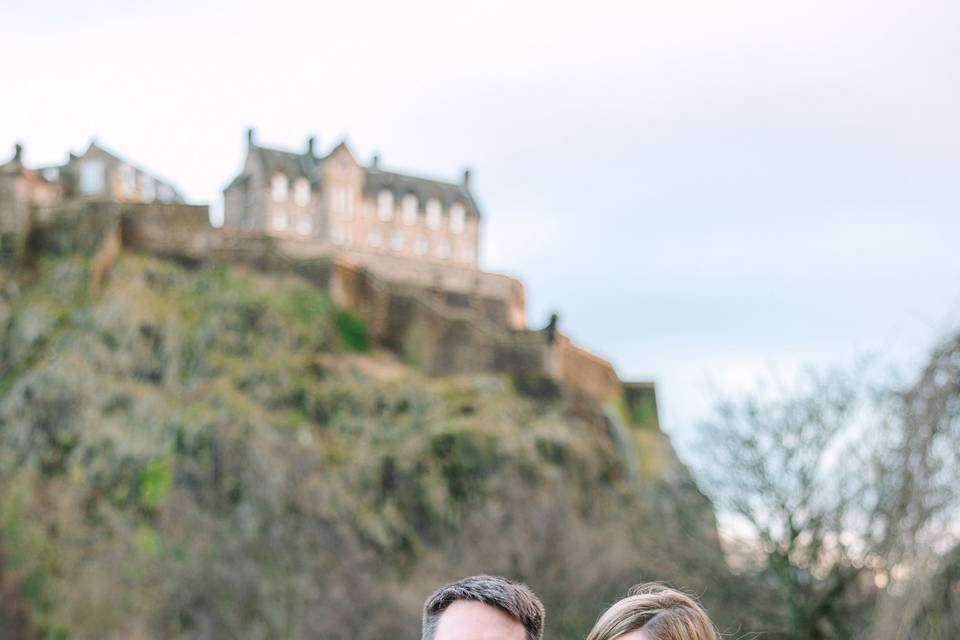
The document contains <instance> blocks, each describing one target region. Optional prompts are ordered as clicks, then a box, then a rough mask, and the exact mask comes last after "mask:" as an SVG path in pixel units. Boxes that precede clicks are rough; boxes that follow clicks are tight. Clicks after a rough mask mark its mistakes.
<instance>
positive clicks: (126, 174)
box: [120, 164, 137, 198]
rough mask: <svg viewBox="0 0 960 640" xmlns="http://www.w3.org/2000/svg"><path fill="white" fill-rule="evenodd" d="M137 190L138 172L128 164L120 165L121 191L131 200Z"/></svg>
mask: <svg viewBox="0 0 960 640" xmlns="http://www.w3.org/2000/svg"><path fill="white" fill-rule="evenodd" d="M136 188H137V172H136V171H134V170H133V167H131V166H130V165H128V164H122V165H120V190H121V191H122V192H123V195H124V197H126V198H129V197H131V196H132V195H133V192H134V191H135V190H136Z"/></svg>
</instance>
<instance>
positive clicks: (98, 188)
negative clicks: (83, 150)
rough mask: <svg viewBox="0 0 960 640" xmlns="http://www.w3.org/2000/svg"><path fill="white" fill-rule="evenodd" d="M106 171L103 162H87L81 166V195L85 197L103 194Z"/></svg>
mask: <svg viewBox="0 0 960 640" xmlns="http://www.w3.org/2000/svg"><path fill="white" fill-rule="evenodd" d="M105 170H106V167H105V166H104V164H103V160H85V161H84V162H83V164H81V165H80V185H79V187H80V193H82V194H84V195H92V194H95V193H102V192H103V185H104V172H105Z"/></svg>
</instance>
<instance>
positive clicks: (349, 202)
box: [332, 187, 353, 219]
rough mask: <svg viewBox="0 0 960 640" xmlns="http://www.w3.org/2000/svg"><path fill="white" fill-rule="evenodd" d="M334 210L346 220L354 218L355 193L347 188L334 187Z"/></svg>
mask: <svg viewBox="0 0 960 640" xmlns="http://www.w3.org/2000/svg"><path fill="white" fill-rule="evenodd" d="M332 195H333V210H334V211H335V212H336V213H339V214H340V215H341V216H343V217H344V218H348V219H349V218H352V217H353V192H352V191H351V190H350V189H349V188H347V187H334V189H333V194H332Z"/></svg>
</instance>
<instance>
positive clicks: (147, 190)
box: [139, 173, 157, 202]
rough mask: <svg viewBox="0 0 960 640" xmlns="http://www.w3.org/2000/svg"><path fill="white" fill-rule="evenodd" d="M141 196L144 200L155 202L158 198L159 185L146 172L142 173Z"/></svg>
mask: <svg viewBox="0 0 960 640" xmlns="http://www.w3.org/2000/svg"><path fill="white" fill-rule="evenodd" d="M139 182H140V197H141V198H142V199H143V201H144V202H153V201H154V200H156V198H157V185H156V183H154V181H153V178H151V177H150V176H148V175H147V174H145V173H141V174H140V180H139Z"/></svg>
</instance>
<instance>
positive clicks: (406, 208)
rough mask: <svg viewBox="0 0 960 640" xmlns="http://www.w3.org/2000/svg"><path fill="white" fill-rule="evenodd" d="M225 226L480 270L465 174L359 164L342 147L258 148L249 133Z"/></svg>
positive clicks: (476, 214) (476, 220) (228, 196)
mask: <svg viewBox="0 0 960 640" xmlns="http://www.w3.org/2000/svg"><path fill="white" fill-rule="evenodd" d="M224 225H225V226H227V227H232V228H236V229H239V230H243V231H257V232H261V233H266V234H268V235H271V236H275V237H279V238H285V239H301V240H312V241H315V242H319V243H322V244H325V245H328V246H329V247H330V248H331V249H333V250H339V251H346V252H350V253H357V254H374V255H383V256H392V257H402V258H412V259H415V260H417V261H420V262H428V263H433V264H437V265H450V266H454V267H466V268H471V269H475V268H476V267H477V255H478V249H479V238H480V232H479V228H480V210H479V208H478V206H477V203H476V201H475V200H474V198H473V195H472V194H471V192H470V172H469V170H468V171H464V173H463V179H462V180H461V181H460V182H459V183H453V182H442V181H438V180H431V179H426V178H420V177H414V176H409V175H404V174H401V173H396V172H393V171H387V170H385V169H383V168H382V167H381V166H380V162H379V159H378V158H377V157H374V159H373V162H372V163H371V164H370V165H369V166H363V165H361V164H360V163H358V162H357V160H356V158H355V157H354V155H353V154H352V153H351V151H350V149H349V147H348V146H347V144H346V143H345V142H341V143H340V144H338V145H337V146H336V147H334V148H333V150H332V151H330V153H328V154H327V155H322V154H320V153H319V152H318V149H317V143H316V139H315V138H309V139H308V140H307V144H306V147H305V148H304V149H303V150H302V151H299V152H298V151H285V150H280V149H274V148H269V147H265V146H261V145H258V144H257V143H256V142H255V140H254V132H253V129H249V130H248V131H247V155H246V158H245V160H244V163H243V168H242V170H241V172H240V174H239V175H238V176H237V177H236V178H234V180H233V181H232V182H230V184H229V185H228V186H227V187H226V189H224Z"/></svg>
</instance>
